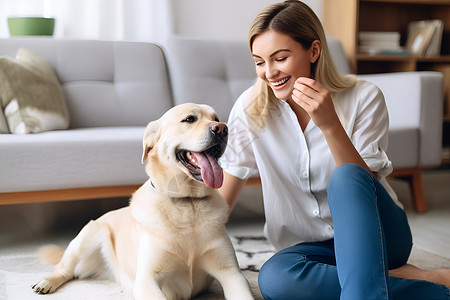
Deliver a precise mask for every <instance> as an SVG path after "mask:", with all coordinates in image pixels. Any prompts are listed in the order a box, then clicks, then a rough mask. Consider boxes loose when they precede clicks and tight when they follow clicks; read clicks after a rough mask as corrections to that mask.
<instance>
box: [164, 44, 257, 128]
mask: <svg viewBox="0 0 450 300" xmlns="http://www.w3.org/2000/svg"><path fill="white" fill-rule="evenodd" d="M164 47H165V51H166V52H167V55H166V57H167V61H168V66H169V73H170V77H171V80H172V91H173V97H174V102H175V104H181V103H186V102H195V103H205V104H209V105H211V106H212V107H213V108H214V109H215V110H216V112H217V113H218V114H219V117H220V118H221V120H223V121H226V120H227V118H228V115H229V113H230V110H231V108H232V106H233V104H234V102H235V101H236V99H237V98H238V97H239V95H240V94H241V93H242V92H243V91H245V90H246V89H248V88H249V87H250V86H251V85H252V84H253V83H254V82H255V80H256V72H255V65H254V63H253V59H252V58H251V55H250V51H249V50H248V47H247V45H246V44H245V43H243V42H233V41H214V40H197V39H189V38H183V37H177V36H173V37H170V38H169V39H168V40H167V41H166V43H164Z"/></svg>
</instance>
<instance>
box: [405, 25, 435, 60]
mask: <svg viewBox="0 0 450 300" xmlns="http://www.w3.org/2000/svg"><path fill="white" fill-rule="evenodd" d="M443 29H444V24H443V22H442V21H441V20H422V21H414V22H410V23H409V24H408V38H407V40H406V49H407V50H408V51H409V52H410V53H411V54H412V55H416V56H437V55H439V54H440V53H441V43H442V33H443Z"/></svg>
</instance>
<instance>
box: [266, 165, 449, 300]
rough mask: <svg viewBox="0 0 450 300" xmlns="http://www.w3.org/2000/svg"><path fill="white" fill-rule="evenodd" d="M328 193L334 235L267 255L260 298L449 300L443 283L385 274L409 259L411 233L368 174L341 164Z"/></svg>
mask: <svg viewBox="0 0 450 300" xmlns="http://www.w3.org/2000/svg"><path fill="white" fill-rule="evenodd" d="M327 192H328V202H329V205H330V211H331V215H332V217H333V223H334V239H331V240H328V241H324V242H314V243H300V244H297V245H294V246H292V247H289V248H286V249H284V250H282V251H280V252H278V253H276V254H275V255H274V256H273V257H272V258H270V259H269V260H268V261H267V262H266V263H265V264H264V265H263V266H262V268H261V270H260V273H259V278H258V281H259V288H260V290H261V293H262V295H263V296H264V299H266V300H269V299H272V300H275V299H277V300H279V299H292V300H296V299H318V300H333V299H346V300H359V299H361V300H369V299H376V300H381V299H402V300H403V299H404V300H414V299H417V300H432V299H436V300H437V299H439V300H448V299H450V290H449V288H447V287H446V286H443V285H439V284H436V283H432V282H428V281H423V280H411V279H403V278H398V277H390V276H389V274H388V270H390V269H395V268H398V267H400V266H402V265H404V264H405V263H406V262H407V260H408V257H409V254H410V252H411V248H412V237H411V231H410V228H409V225H408V220H407V218H406V214H405V213H404V211H403V210H402V209H401V208H399V207H398V206H397V205H396V204H395V203H394V201H393V200H392V198H391V197H390V196H389V194H388V193H387V192H386V190H385V189H384V187H383V186H382V185H381V184H380V183H379V182H378V180H376V179H375V177H373V176H372V174H371V173H369V172H368V171H366V170H365V169H364V168H362V167H360V166H358V165H354V164H347V165H343V166H340V167H338V168H337V169H336V170H335V172H334V174H333V176H332V178H331V181H330V183H329V186H328V191H327Z"/></svg>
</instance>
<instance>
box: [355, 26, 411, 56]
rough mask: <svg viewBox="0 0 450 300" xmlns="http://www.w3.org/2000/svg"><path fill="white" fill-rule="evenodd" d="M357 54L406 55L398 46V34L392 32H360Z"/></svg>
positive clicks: (402, 48)
mask: <svg viewBox="0 0 450 300" xmlns="http://www.w3.org/2000/svg"><path fill="white" fill-rule="evenodd" d="M358 37H359V47H358V52H359V53H364V54H371V55H376V54H390V55H407V54H408V52H407V51H406V50H405V48H404V47H401V46H400V37H401V36H400V32H392V31H386V32H384V31H361V32H359V34H358Z"/></svg>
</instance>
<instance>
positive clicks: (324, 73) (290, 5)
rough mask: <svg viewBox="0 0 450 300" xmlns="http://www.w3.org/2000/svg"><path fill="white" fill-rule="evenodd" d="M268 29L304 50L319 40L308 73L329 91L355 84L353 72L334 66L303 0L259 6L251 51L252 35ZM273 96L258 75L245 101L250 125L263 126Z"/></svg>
mask: <svg viewBox="0 0 450 300" xmlns="http://www.w3.org/2000/svg"><path fill="white" fill-rule="evenodd" d="M268 30H274V31H276V32H279V33H283V34H287V35H289V36H290V37H291V38H292V39H293V40H295V41H296V42H298V43H300V44H301V45H302V47H303V48H304V49H305V50H308V49H309V48H310V47H311V45H312V43H313V42H314V41H315V40H319V41H320V43H321V46H322V47H321V53H320V56H319V58H318V59H317V61H316V62H315V63H313V64H311V77H312V78H313V79H315V80H317V81H318V82H319V83H321V84H322V85H323V86H324V87H325V88H327V89H328V90H329V91H330V92H332V93H333V92H339V91H342V90H345V89H347V88H349V87H351V86H353V85H354V84H355V82H356V78H355V77H354V76H351V75H341V74H339V73H338V71H337V70H336V67H335V66H334V63H333V60H332V58H331V55H330V51H329V49H328V45H327V42H326V36H325V32H324V30H323V27H322V24H321V23H320V20H319V18H318V17H317V16H316V14H315V13H314V11H313V10H312V9H311V8H310V7H309V6H308V5H306V4H305V3H303V2H301V1H297V0H287V1H284V2H280V3H275V4H272V5H269V6H267V7H266V8H265V9H263V10H262V11H261V12H260V13H259V14H258V15H257V16H256V18H255V19H254V20H253V22H252V24H251V26H250V30H249V34H248V44H249V48H250V51H251V52H253V42H254V40H255V38H256V37H257V36H258V35H260V34H262V33H264V32H266V31H268ZM276 100H277V99H276V97H275V95H274V93H273V91H272V89H271V88H270V87H269V86H268V85H267V84H266V83H265V82H264V81H263V80H262V79H261V78H258V79H257V81H256V83H255V84H254V88H253V94H252V97H250V101H251V103H249V105H247V109H248V115H251V116H253V117H252V118H251V119H250V120H249V123H250V125H251V127H252V128H254V129H259V130H261V129H262V128H264V126H265V124H266V121H267V119H268V118H269V117H270V112H271V106H272V105H274V103H276ZM255 116H259V118H255Z"/></svg>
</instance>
